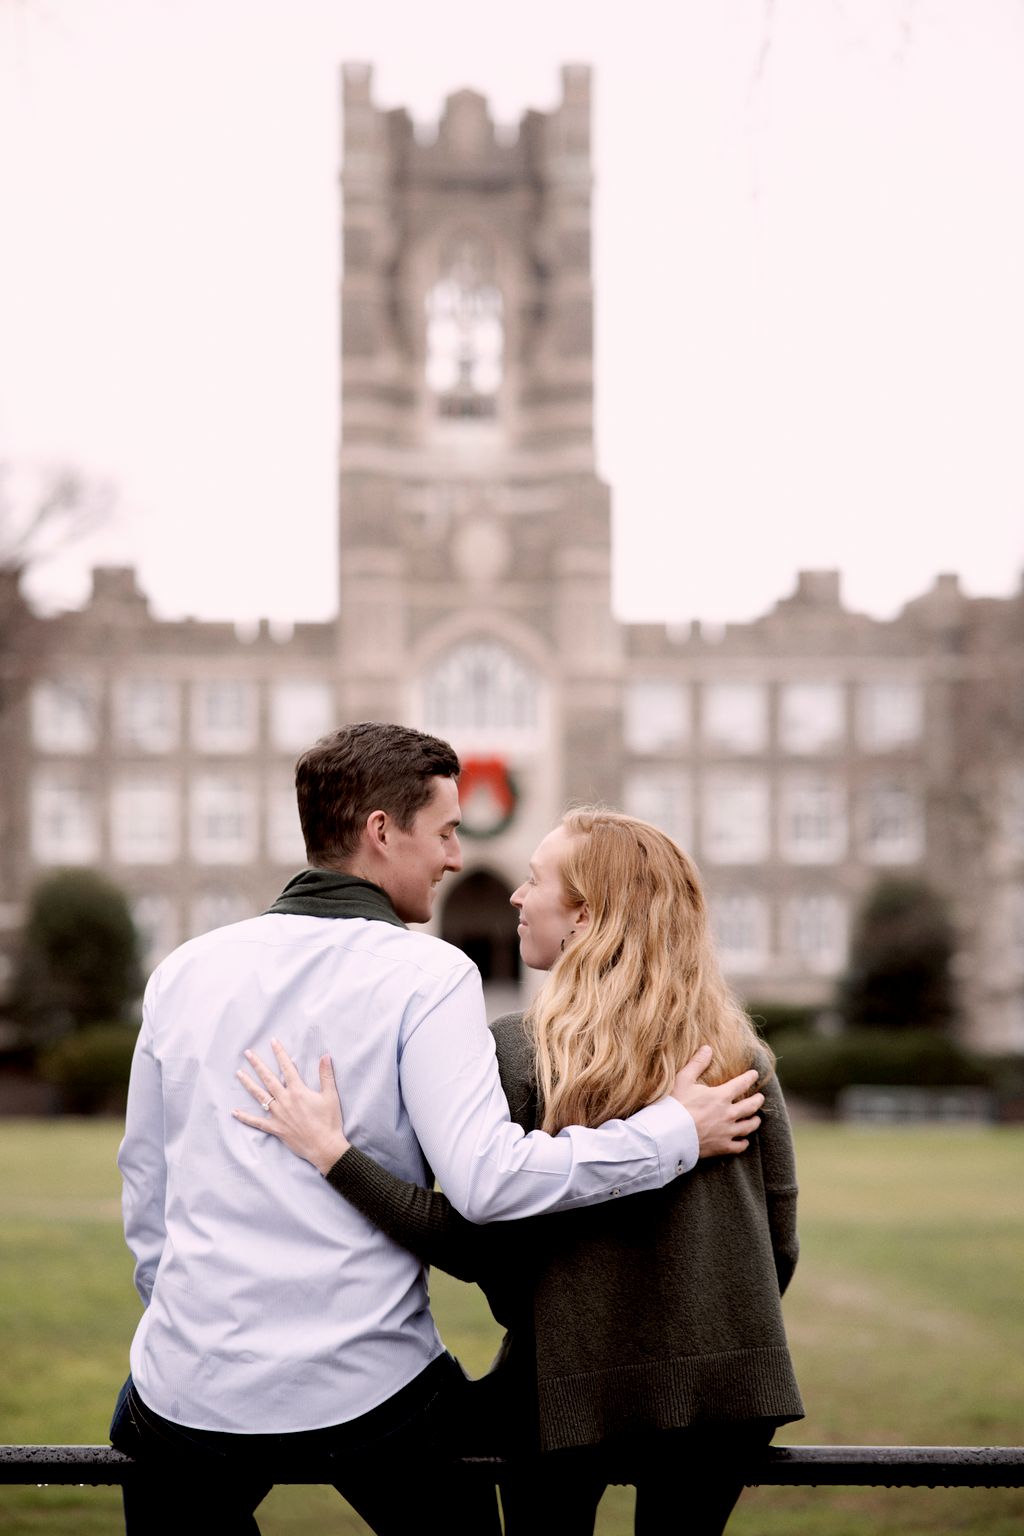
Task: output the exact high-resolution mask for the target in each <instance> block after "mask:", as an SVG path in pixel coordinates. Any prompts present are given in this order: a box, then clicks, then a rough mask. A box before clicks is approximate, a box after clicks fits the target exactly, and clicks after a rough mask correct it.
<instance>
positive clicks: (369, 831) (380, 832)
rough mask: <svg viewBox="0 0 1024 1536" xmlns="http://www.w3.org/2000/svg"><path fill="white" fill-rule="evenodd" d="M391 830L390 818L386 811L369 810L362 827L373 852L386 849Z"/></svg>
mask: <svg viewBox="0 0 1024 1536" xmlns="http://www.w3.org/2000/svg"><path fill="white" fill-rule="evenodd" d="M390 831H391V818H390V817H389V816H388V813H387V811H371V812H370V814H369V816H367V818H366V824H365V826H364V828H363V832H364V835H365V837H366V840H367V842H368V843H369V845H370V847H371V848H372V849H373V851H374V852H375V853H384V852H386V851H387V845H388V837H389V834H390Z"/></svg>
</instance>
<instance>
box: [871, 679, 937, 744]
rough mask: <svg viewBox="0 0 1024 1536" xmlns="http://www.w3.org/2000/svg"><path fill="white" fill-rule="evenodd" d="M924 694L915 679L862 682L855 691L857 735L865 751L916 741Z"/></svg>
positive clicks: (920, 722) (919, 734) (921, 725)
mask: <svg viewBox="0 0 1024 1536" xmlns="http://www.w3.org/2000/svg"><path fill="white" fill-rule="evenodd" d="M923 724H924V698H923V695H922V692H921V688H920V685H919V684H918V683H908V682H903V683H896V682H894V683H862V684H861V686H860V689H859V690H858V695H857V739H858V741H859V742H860V745H861V746H862V747H864V748H865V749H866V750H867V751H869V752H882V751H885V750H887V749H888V748H890V747H905V746H909V745H910V744H911V743H913V742H915V741H918V740H919V739H920V736H921V730H922V727H923Z"/></svg>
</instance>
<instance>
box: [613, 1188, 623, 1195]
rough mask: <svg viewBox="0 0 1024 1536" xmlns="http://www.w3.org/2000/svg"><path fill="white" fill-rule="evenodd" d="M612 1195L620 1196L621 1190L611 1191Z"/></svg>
mask: <svg viewBox="0 0 1024 1536" xmlns="http://www.w3.org/2000/svg"><path fill="white" fill-rule="evenodd" d="M612 1194H613V1195H621V1194H622V1190H621V1189H613V1190H612Z"/></svg>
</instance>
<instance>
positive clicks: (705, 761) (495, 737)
mask: <svg viewBox="0 0 1024 1536" xmlns="http://www.w3.org/2000/svg"><path fill="white" fill-rule="evenodd" d="M343 89H344V124H345V130H344V131H345V140H344V263H343V283H342V381H343V387H342V450H341V456H340V469H339V537H340V541H341V543H340V551H341V578H340V593H339V610H338V617H337V621H336V622H335V623H327V624H307V625H296V626H295V628H294V630H293V631H291V632H290V633H288V634H281V633H276V632H275V633H272V632H271V631H270V630H269V629H268V627H267V626H266V625H265V624H264V625H261V626H260V627H259V628H258V629H257V630H256V632H255V633H253V634H245V633H240V632H239V631H238V630H237V629H236V628H235V627H234V626H232V625H223V624H208V623H197V622H194V621H186V622H184V623H165V622H158V621H156V620H154V619H153V618H152V617H151V615H150V613H149V610H148V607H147V603H146V600H145V597H144V595H143V594H142V593H140V592H139V591H138V589H137V586H136V583H135V579H134V575H133V573H132V572H131V571H128V570H115V569H108V570H101V571H97V572H96V573H95V586H94V592H93V597H92V600H91V602H90V603H89V605H88V606H87V607H86V608H84V609H83V610H82V611H81V612H79V613H72V614H67V615H64V616H62V617H60V618H57V619H51V620H43V619H39V618H36V617H34V616H33V615H31V614H30V613H28V612H27V610H24V609H23V608H21V609H19V608H18V598H17V593H16V591H15V589H14V587H13V584H12V583H11V582H8V584H7V587H6V588H5V591H4V595H3V599H2V600H3V603H4V607H5V612H9V613H14V612H15V610H17V614H16V617H17V619H18V622H12V623H11V624H10V625H9V626H7V628H6V630H5V638H4V662H3V665H4V678H3V687H4V695H3V697H4V700H5V707H4V709H3V712H2V715H0V732H2V738H0V746H2V751H3V765H4V774H3V784H2V785H0V817H2V832H3V852H2V860H3V866H2V867H3V873H4V878H5V889H6V892H7V900H6V904H5V905H4V907H3V909H2V913H3V921H4V923H5V925H6V929H7V932H8V934H10V933H12V932H13V931H14V929H15V927H16V925H17V922H18V921H19V918H20V912H21V910H22V906H23V902H24V898H25V896H26V893H27V892H28V890H29V888H30V887H31V884H32V881H33V879H34V878H35V877H36V876H37V874H38V873H39V872H40V871H41V870H42V869H45V868H48V867H50V866H52V865H53V864H55V863H62V864H63V863H83V862H84V863H94V864H96V865H98V866H99V867H102V868H104V869H105V870H107V871H108V872H109V873H110V874H112V875H113V876H114V878H116V879H117V880H118V881H119V882H120V883H121V884H122V885H123V886H124V887H125V888H126V890H128V892H129V894H130V896H131V899H132V901H133V903H134V905H135V910H136V912H137V915H138V918H139V921H140V925H141V926H142V928H143V929H144V931H145V933H146V935H147V942H148V943H149V946H150V951H151V956H152V957H153V958H156V957H157V956H158V955H159V954H160V953H161V952H162V951H165V950H166V949H167V948H169V947H170V946H172V945H173V944H174V943H177V942H179V941H180V940H181V939H182V938H184V937H186V936H187V935H189V934H191V933H195V932H198V931H201V930H202V929H204V928H206V927H210V926H212V925H214V924H215V923H218V922H223V921H229V920H231V919H233V918H234V917H236V916H241V915H246V914H248V913H251V912H254V911H258V910H260V909H261V908H262V907H263V906H265V905H266V904H267V903H268V902H269V901H270V900H271V899H272V898H273V896H274V895H275V894H276V892H277V890H278V888H279V887H280V885H281V884H282V883H283V881H284V880H285V879H286V878H287V877H288V875H289V874H290V873H291V872H293V870H294V869H295V868H296V867H298V866H299V865H300V864H301V862H302V850H301V841H300V839H299V836H298V826H297V819H296V817H295V813H294V806H293V796H292V791H291V768H292V764H293V761H294V758H295V756H296V754H297V752H298V750H300V749H301V748H302V747H303V746H304V745H306V744H307V743H308V742H309V741H311V740H313V739H315V737H316V736H317V735H319V734H321V733H322V732H323V731H325V730H327V729H329V728H331V727H332V726H333V725H335V724H337V723H339V722H341V721H344V720H354V719H361V718H377V719H382V718H394V719H401V720H404V721H406V722H408V723H409V724H413V725H417V726H420V727H422V728H425V729H428V730H432V731H435V732H437V733H438V734H441V735H444V736H446V737H448V738H449V739H451V740H452V741H453V742H454V743H455V745H456V747H457V748H458V749H459V751H460V753H461V755H462V756H463V758H464V760H465V761H466V763H467V773H466V775H465V782H466V787H467V805H466V818H467V825H468V827H469V828H470V829H471V830H470V832H469V833H468V835H467V836H466V838H465V841H464V846H465V852H466V867H465V871H464V873H463V875H462V876H460V877H458V878H457V879H456V880H453V881H451V883H450V885H448V889H447V890H446V891H445V892H444V895H443V906H442V908H441V910H440V912H439V914H438V917H437V919H436V922H437V924H438V927H439V929H440V931H442V932H443V933H445V935H446V936H447V937H450V938H452V939H453V941H455V942H459V943H461V944H463V945H464V946H465V947H466V949H467V950H468V952H469V953H471V954H472V955H473V957H474V958H475V959H477V960H478V962H479V963H480V964H481V968H482V969H483V970H484V972H485V975H488V976H489V977H490V979H491V982H492V985H493V987H494V988H495V996H494V1006H496V1007H497V1006H501V1005H502V1004H503V1003H504V1002H506V1001H509V1000H511V998H512V997H513V996H514V995H515V989H516V987H517V985H518V981H519V978H518V968H517V964H516V960H515V941H514V919H512V917H511V913H510V909H509V908H508V906H507V897H508V894H509V892H510V891H511V889H512V888H513V887H514V886H515V885H516V884H518V882H519V880H520V879H521V878H522V875H523V872H524V870H525V867H526V862H527V859H528V857H529V854H530V852H531V850H532V848H533V846H534V845H535V844H536V842H537V841H538V840H539V838H540V837H541V836H542V835H543V833H544V832H545V831H546V830H547V829H548V828H549V827H550V826H552V825H553V824H554V822H555V821H556V820H557V818H558V816H559V814H560V812H561V811H562V809H563V808H564V806H565V805H566V803H567V802H570V801H574V800H575V801H579V800H591V799H601V800H604V801H607V802H610V803H613V804H619V805H622V806H624V807H625V808H626V809H628V810H631V811H634V812H635V813H636V814H639V815H644V816H646V817H648V818H649V819H651V820H654V821H657V822H659V823H660V824H662V825H664V826H665V827H666V830H668V831H670V832H671V833H672V834H673V835H675V836H676V837H678V838H679V839H680V840H681V841H682V842H684V843H685V844H686V845H687V846H688V847H690V848H692V850H693V851H694V853H695V855H696V857H697V860H698V862H699V863H700V865H701V867H702V869H703V871H704V873H705V877H706V880H707V883H708V887H709V890H710V893H711V897H712V903H713V909H714V916H715V923H716V927H717V930H718V934H719V940H720V943H721V945H722V948H723V952H724V957H725V961H726V967H727V970H728V971H729V972H730V974H731V976H732V978H733V980H734V982H735V984H736V986H737V988H738V989H739V990H740V991H741V993H743V994H744V995H745V996H746V997H747V998H748V999H755V998H756V999H758V1000H762V1001H766V1000H771V999H776V1000H788V1001H793V1002H807V1003H813V1004H819V1003H821V1004H824V1003H825V1002H827V1000H828V997H829V995H830V992H831V987H832V983H833V979H834V977H835V975H836V973H837V972H838V971H839V970H840V969H841V968H842V966H843V963H844V961H845V957H846V950H847V942H848V935H849V927H850V922H851V918H852V916H853V913H854V911H855V909H856V905H857V903H858V901H859V900H860V898H861V897H862V896H863V894H864V892H865V890H866V889H867V888H868V887H869V885H870V884H871V883H872V882H873V881H874V880H875V879H876V878H877V877H878V876H879V875H881V874H883V873H887V872H888V873H908V872H912V873H919V874H923V875H925V876H926V877H927V878H928V879H929V880H931V881H933V882H934V883H935V884H936V885H937V886H938V887H939V888H940V889H942V890H944V891H945V892H946V893H947V894H948V896H949V897H950V899H951V901H952V902H953V904H954V910H955V913H956V918H957V924H958V930H959V933H960V937H961V943H962V949H961V956H960V980H961V984H962V992H963V997H964V1002H965V1005H966V1006H965V1021H966V1022H965V1030H966V1032H967V1034H968V1036H969V1038H970V1039H971V1040H972V1041H973V1042H974V1043H976V1044H977V1045H979V1046H981V1047H984V1048H990V1049H1018V1050H1019V1049H1022V1048H1024V687H1022V684H1021V678H1022V676H1024V667H1022V660H1024V593H1022V594H1020V595H1018V596H1017V597H1015V598H1011V599H1008V600H989V599H973V600H972V599H968V598H966V597H965V596H964V595H963V594H962V593H961V592H960V590H959V588H958V585H957V582H956V579H955V578H954V577H951V576H945V577H941V578H940V579H939V581H938V582H937V584H936V586H935V587H934V589H933V590H932V591H931V592H929V593H927V594H926V595H925V596H923V597H921V598H918V599H917V600H915V601H913V602H910V603H908V604H907V606H906V607H905V609H904V610H903V612H902V613H901V614H900V615H899V617H898V618H896V619H895V620H893V621H891V622H885V623H883V622H879V621H876V620H873V619H870V618H868V617H866V616H864V615H861V614H856V613H851V612H849V611H848V610H847V609H845V608H844V606H843V604H842V601H841V597H840V591H839V580H838V576H837V575H836V574H835V573H834V572H827V571H826V572H820V571H819V572H803V573H801V575H800V577H799V579H798V583H797V587H796V590H795V592H794V593H793V595H792V596H790V597H787V598H785V599H783V600H782V601H780V602H779V603H777V604H776V606H775V607H774V609H773V610H772V611H771V612H770V613H768V614H766V615H765V616H763V617H762V618H760V619H758V620H756V621H755V622H753V623H749V624H737V625H729V626H727V627H725V629H724V630H721V631H719V630H717V629H716V630H702V629H701V628H700V627H699V626H696V625H695V626H693V627H692V628H689V629H686V630H685V631H684V632H681V631H679V630H678V629H675V628H665V627H664V626H657V625H632V626H626V625H620V624H618V623H616V622H615V621H614V619H613V617H612V613H611V602H610V574H611V533H610V509H609V491H608V488H607V487H606V486H605V485H604V484H603V483H602V482H601V481H600V480H599V479H598V477H597V474H596V472H595V461H594V441H593V421H592V401H593V348H592V287H591V274H590V198H591V166H590V153H589V121H590V110H589V109H590V94H589V93H590V80H589V74H588V72H587V71H586V70H585V69H583V68H579V67H574V68H570V69H566V70H565V71H564V73H563V98H562V101H561V104H560V105H559V106H558V107H556V108H555V109H554V110H553V111H552V112H550V113H539V112H530V113H528V114H527V115H526V116H525V117H524V119H523V121H522V123H521V125H520V128H519V132H518V135H517V136H516V137H515V138H514V139H510V138H509V137H508V135H506V134H503V133H500V132H498V131H497V130H496V129H495V126H494V124H493V123H492V121H491V119H490V117H489V114H488V109H487V104H486V102H485V101H484V99H483V98H482V97H480V96H478V95H476V94H474V93H473V92H470V91H462V92H459V93H458V94H456V95H454V96H452V97H451V98H450V99H449V100H448V102H447V104H446V107H445V111H444V113H443V116H442V118H441V121H440V123H439V124H438V126H437V131H436V134H435V135H434V136H433V137H430V138H428V137H427V136H425V135H424V134H422V133H418V132H415V131H414V129H413V125H412V123H411V121H410V120H409V118H408V116H407V114H406V113H405V112H403V111H393V112H384V111H381V110H380V109H379V108H377V107H376V106H375V105H374V102H373V99H372V94H371V76H370V71H369V69H368V68H366V67H365V66H349V67H348V68H346V70H345V71H344V76H343ZM446 884H447V883H446Z"/></svg>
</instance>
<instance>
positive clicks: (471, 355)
mask: <svg viewBox="0 0 1024 1536" xmlns="http://www.w3.org/2000/svg"><path fill="white" fill-rule="evenodd" d="M426 318H427V348H426V354H427V366H426V372H427V387H428V388H429V390H430V392H431V394H432V395H433V396H434V397H435V399H436V401H437V408H438V414H439V415H441V416H451V417H489V416H493V415H494V414H495V410H496V407H497V398H498V390H499V388H500V387H501V378H502V371H503V366H504V357H505V326H504V318H503V306H502V299H501V291H500V289H499V288H498V286H497V284H496V283H495V281H494V258H493V255H492V253H491V251H490V250H489V249H488V247H487V246H486V245H485V243H484V242H483V241H482V240H478V239H477V238H475V237H474V236H470V235H464V236H462V237H461V238H460V239H458V240H456V241H454V242H453V243H452V245H451V246H450V247H449V248H448V250H447V251H446V252H445V255H444V258H443V260H442V263H441V274H440V276H439V278H438V280H437V282H436V283H435V284H434V286H433V287H432V288H431V289H430V292H429V293H428V294H427V299H426Z"/></svg>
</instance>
